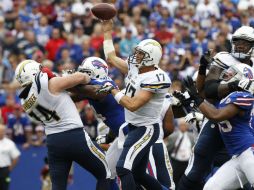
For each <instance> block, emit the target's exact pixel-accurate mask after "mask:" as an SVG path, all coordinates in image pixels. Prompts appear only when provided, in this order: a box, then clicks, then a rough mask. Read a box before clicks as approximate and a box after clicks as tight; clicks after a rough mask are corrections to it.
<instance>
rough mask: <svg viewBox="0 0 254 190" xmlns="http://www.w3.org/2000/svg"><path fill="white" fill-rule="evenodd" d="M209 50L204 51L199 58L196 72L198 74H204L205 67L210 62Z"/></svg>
mask: <svg viewBox="0 0 254 190" xmlns="http://www.w3.org/2000/svg"><path fill="white" fill-rule="evenodd" d="M212 59H213V58H212V56H211V50H208V51H206V52H205V53H204V54H203V55H202V56H201V58H200V65H199V69H198V73H199V74H200V75H206V69H207V67H208V65H209V64H210V63H211V62H212Z"/></svg>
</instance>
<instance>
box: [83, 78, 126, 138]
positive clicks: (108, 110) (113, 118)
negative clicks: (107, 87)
mask: <svg viewBox="0 0 254 190" xmlns="http://www.w3.org/2000/svg"><path fill="white" fill-rule="evenodd" d="M107 82H110V83H111V84H112V85H114V86H116V84H115V83H114V81H112V80H111V79H110V78H108V79H107V80H91V82H90V84H92V85H104V84H105V83H107ZM88 100H89V103H90V104H91V105H92V106H93V107H94V109H95V111H96V112H97V113H98V114H101V115H102V116H103V117H104V118H105V120H103V121H104V123H105V124H106V125H107V126H108V127H109V128H110V129H111V130H112V131H113V133H114V134H115V135H117V136H118V130H119V128H120V126H121V125H122V124H123V123H124V122H125V118H124V108H123V107H122V106H121V105H120V104H118V103H117V102H116V100H115V98H114V97H113V95H111V94H109V95H107V96H106V97H105V98H104V99H103V100H100V101H98V100H93V99H88Z"/></svg>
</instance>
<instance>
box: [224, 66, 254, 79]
mask: <svg viewBox="0 0 254 190" xmlns="http://www.w3.org/2000/svg"><path fill="white" fill-rule="evenodd" d="M243 78H247V79H250V80H253V79H254V69H253V68H252V67H250V66H249V65H246V64H244V63H239V64H235V65H232V66H230V67H229V68H228V69H227V70H225V71H223V72H222V73H221V75H220V80H222V81H221V84H227V83H230V82H234V81H236V80H241V79H243Z"/></svg>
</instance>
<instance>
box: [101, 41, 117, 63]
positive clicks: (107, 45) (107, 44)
mask: <svg viewBox="0 0 254 190" xmlns="http://www.w3.org/2000/svg"><path fill="white" fill-rule="evenodd" d="M103 51H104V55H105V57H106V59H107V58H108V54H109V53H111V52H112V51H115V47H114V44H113V41H112V40H104V41H103Z"/></svg>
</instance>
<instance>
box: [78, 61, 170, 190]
mask: <svg viewBox="0 0 254 190" xmlns="http://www.w3.org/2000/svg"><path fill="white" fill-rule="evenodd" d="M78 71H79V72H85V73H88V74H89V76H90V78H91V79H92V80H91V81H90V83H89V84H92V85H104V84H105V83H111V84H112V85H114V86H116V85H115V83H114V82H113V81H112V80H111V78H110V77H108V66H107V63H106V62H105V61H104V60H102V59H100V58H98V57H89V58H86V59H85V60H84V61H83V62H82V64H81V65H80V66H79V67H78ZM85 88H86V86H83V87H82V88H79V94H80V92H81V91H82V90H85ZM86 94H87V93H84V95H85V96H84V98H88V100H89V103H90V104H91V105H92V106H93V107H94V109H95V111H96V112H97V113H98V114H99V115H101V116H102V118H103V119H104V120H103V122H105V124H106V125H107V126H108V127H109V128H110V129H111V130H112V132H113V136H114V137H118V136H119V138H116V139H115V140H114V142H113V143H112V144H111V145H110V147H109V149H108V150H107V152H106V160H107V162H108V165H109V168H110V169H111V173H112V176H111V178H115V177H116V163H117V161H118V159H119V157H120V154H121V152H122V145H121V144H123V141H124V139H125V136H126V135H127V133H128V125H127V123H125V118H124V110H123V107H122V106H121V105H120V104H118V103H117V102H116V100H115V99H114V97H113V96H112V95H111V94H108V95H106V96H101V95H98V94H94V95H93V96H88V97H87V95H86ZM80 97H81V96H80ZM170 98H171V97H170V96H169V95H166V97H165V100H164V103H163V112H162V116H161V121H163V127H164V132H165V133H164V132H163V130H161V134H160V140H158V141H157V142H156V145H154V147H153V149H152V152H153V153H154V154H153V155H154V158H151V159H152V160H153V161H154V162H153V163H154V167H152V173H153V175H154V177H156V178H157V179H158V180H159V181H160V182H161V183H162V184H163V185H164V186H166V187H168V188H171V189H174V183H173V181H172V167H171V165H170V162H169V159H164V158H168V156H167V154H168V153H167V150H166V148H165V145H164V143H163V138H164V136H168V135H169V134H171V133H172V132H173V130H174V126H173V114H172V110H171V108H170V105H171V102H170ZM161 127H162V126H161ZM110 137H112V135H102V136H99V137H97V142H98V143H109V142H111V140H113V139H112V138H110ZM158 157H160V158H163V159H157V158H158Z"/></svg>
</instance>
